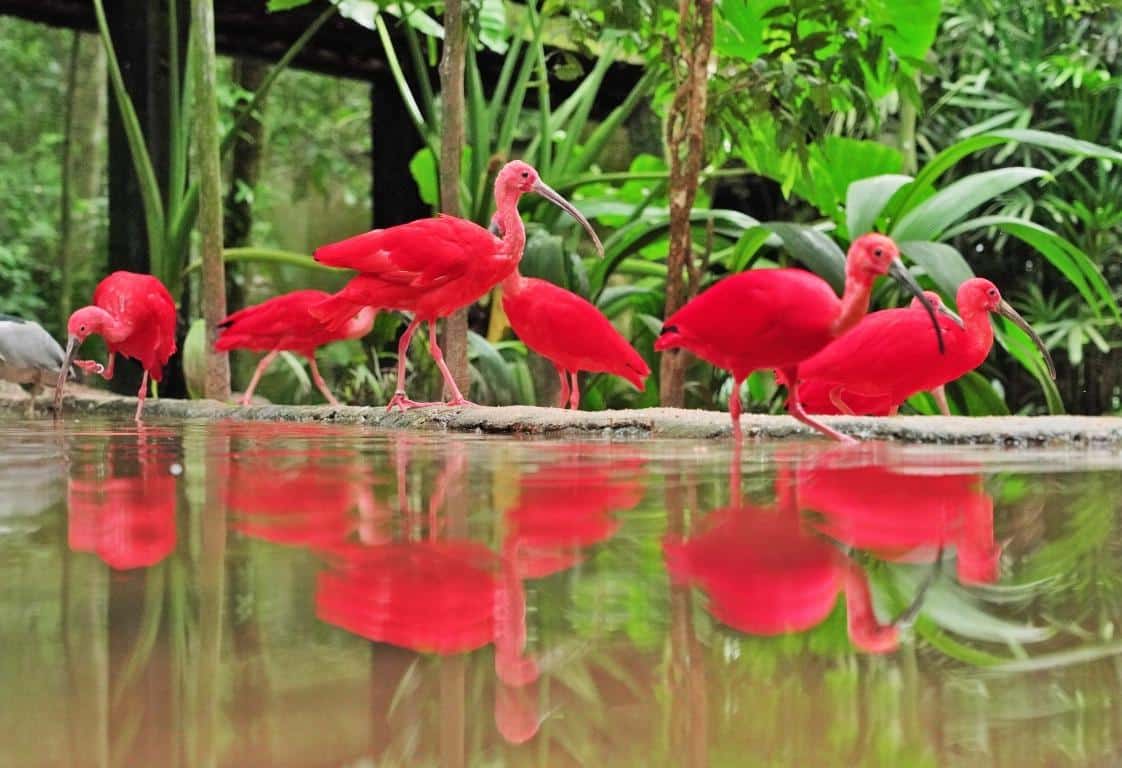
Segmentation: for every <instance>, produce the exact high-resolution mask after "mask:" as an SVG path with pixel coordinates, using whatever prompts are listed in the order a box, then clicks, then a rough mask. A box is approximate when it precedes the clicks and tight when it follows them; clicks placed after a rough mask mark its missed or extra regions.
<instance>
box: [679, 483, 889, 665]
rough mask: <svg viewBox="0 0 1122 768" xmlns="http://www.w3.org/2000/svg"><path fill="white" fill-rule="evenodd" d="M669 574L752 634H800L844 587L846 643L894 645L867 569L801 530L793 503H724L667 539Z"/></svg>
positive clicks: (866, 647)
mask: <svg viewBox="0 0 1122 768" xmlns="http://www.w3.org/2000/svg"><path fill="white" fill-rule="evenodd" d="M664 552H665V555H666V565H667V569H668V570H669V572H670V575H671V578H673V579H675V580H676V581H678V582H679V583H690V584H693V585H695V586H697V587H699V588H700V589H701V590H703V591H704V592H706V593H707V595H708V597H709V611H710V613H712V614H713V616H714V617H715V618H716V619H717V620H719V621H721V622H722V623H724V624H727V625H728V626H730V627H732V628H733V629H737V630H740V631H741V632H747V633H749V634H753V635H778V634H783V633H787V632H802V631H804V630H807V629H810V628H812V627H814V626H817V625H818V624H819V623H821V622H822V621H823V620H824V619H825V618H826V617H827V616H828V615H829V614H830V612H831V611H832V610H833V608H834V605H835V603H836V602H837V599H838V594H839V592H844V594H845V600H846V611H847V621H848V628H849V636H850V640H851V641H852V642H853V644H854V645H855V646H856V647H857V648H859V649H861V650H863V651H866V652H869V653H884V652H887V651H892V650H895V648H896V646H897V643H898V634H897V631H896V629H895V628H894V627H882V626H880V625H878V623H877V619H876V616H875V614H874V613H873V610H872V604H871V598H870V594H869V588H868V584H867V583H866V579H865V574H864V572H863V571H862V570H861V569H860V567H858V566H857V565H856V564H854V563H851V562H849V561H848V560H846V559H845V557H844V556H842V555H841V553H839V552H838V551H837V549H836V548H835V547H833V546H832V545H831V544H830V543H829V542H827V541H825V540H824V539H822V538H821V537H819V536H816V535H814V534H813V533H812V532H809V531H808V530H807V529H806V526H805V525H804V524H803V521H802V519H801V517H800V515H799V514H798V511H797V509H796V508H795V506H794V505H793V504H790V503H785V502H781V503H780V504H777V505H774V506H767V507H754V506H739V507H726V508H724V509H719V510H716V511H714V512H712V513H711V514H710V515H709V516H708V517H706V519H705V521H704V524H703V528H702V530H701V532H700V533H698V534H697V535H694V536H692V537H690V538H689V539H687V540H684V541H683V540H680V539H676V538H673V537H668V538H667V540H666V542H665V543H664Z"/></svg>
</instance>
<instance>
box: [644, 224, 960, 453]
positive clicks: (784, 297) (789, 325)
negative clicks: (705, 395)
mask: <svg viewBox="0 0 1122 768" xmlns="http://www.w3.org/2000/svg"><path fill="white" fill-rule="evenodd" d="M845 272H846V279H845V294H844V295H843V296H842V298H841V299H840V300H839V299H838V297H837V296H836V295H835V294H834V291H833V289H831V288H830V285H829V284H828V283H827V282H826V281H825V280H823V279H822V278H820V277H818V276H817V275H814V274H812V273H810V272H807V271H806V270H802V269H755V270H751V271H749V272H742V273H740V274H738V275H733V276H732V277H727V278H725V279H724V280H721V281H720V282H718V283H717V284H716V285H714V286H713V287H711V288H709V289H708V290H707V291H705V292H704V293H702V294H701V295H699V296H698V297H697V298H695V299H693V300H692V301H690V302H689V303H688V304H686V305H685V306H684V307H682V308H681V309H679V310H678V311H677V312H675V313H674V314H673V315H671V316H670V317H669V318H668V319H667V320H666V322H665V324H664V325H663V326H662V335H661V336H660V337H659V339H658V341H657V342H656V343H655V349H657V350H667V349H676V348H679V347H680V348H684V349H688V350H690V351H691V352H693V353H694V354H695V355H697V356H698V357H700V358H701V359H703V360H706V361H708V362H709V363H712V364H713V365H715V366H717V367H718V368H723V369H725V370H727V371H731V372H732V377H733V389H732V391H733V396H732V397H730V398H729V414H730V415H731V416H732V424H733V434H734V436H736V438H737V439H739V437H740V396H739V392H740V384H741V383H742V382H743V381H744V379H745V378H746V377H747V376H748V374H750V373H751V372H752V371H755V370H758V369H760V368H778V369H780V370H781V371H782V372H783V375H784V377H785V378H786V380H787V381H788V382H793V385H789V387H788V393H787V410H788V411H789V412H790V414H791V415H792V416H794V417H795V418H796V419H798V420H799V421H801V422H803V423H804V424H807V425H809V426H811V427H813V428H814V429H817V430H818V431H819V432H822V433H823V434H825V435H828V436H830V437H832V438H834V439H835V440H841V441H844V442H852V441H853V438H850V437H847V436H846V435H843V434H841V433H840V432H837V431H836V430H833V429H831V428H830V427H827V426H826V425H824V424H821V423H819V422H817V421H815V420H814V419H812V418H810V416H808V415H807V414H806V412H805V411H804V410H803V407H802V405H801V403H800V401H799V397H798V381H799V365H800V364H801V363H802V362H803V361H805V360H807V359H808V358H810V357H811V356H812V355H814V354H815V353H816V352H818V351H819V350H820V349H822V348H823V347H825V346H826V345H827V344H829V343H830V342H831V341H833V340H834V339H836V338H838V337H839V336H841V335H842V334H843V333H845V332H846V331H848V330H849V329H850V328H852V327H853V326H854V325H856V324H857V322H858V321H859V320H860V319H861V318H862V317H863V316H864V314H865V313H866V312H867V311H868V309H869V294H870V293H871V292H872V288H873V282H874V281H875V280H876V278H877V277H879V276H880V275H885V274H889V273H891V274H892V276H893V277H895V278H896V279H897V280H899V281H900V282H902V283H903V284H904V285H905V286H907V287H908V288H909V289H910V290H911V291H912V292H913V293H914V294H916V296H920V297H922V292H921V290H920V288H919V286H918V285H917V284H916V283H915V281H914V280H913V279H912V277H911V276H910V275H909V274H908V271H907V269H906V268H905V267H904V265H903V263H901V261H900V258H899V251H898V250H897V248H896V244H895V243H894V242H892V240H891V239H890V238H888V237H885V236H884V235H878V234H868V235H862V236H861V237H859V238H857V239H856V240H854V241H853V244H852V245H851V246H850V248H849V254H848V255H847V257H846V270H845ZM922 301H923V302H924V305H925V308H926V309H927V312H928V314H929V315H930V321H931V324H932V325H933V326H934V327H935V335H936V338H937V340H938V342H939V346H940V347H941V346H942V335H941V331H940V328H939V324H938V322H937V321H936V320H935V311H934V309H933V308H932V307H931V306H930V305H928V304H927V299H926V298H924V299H922ZM912 343H914V340H913V341H912Z"/></svg>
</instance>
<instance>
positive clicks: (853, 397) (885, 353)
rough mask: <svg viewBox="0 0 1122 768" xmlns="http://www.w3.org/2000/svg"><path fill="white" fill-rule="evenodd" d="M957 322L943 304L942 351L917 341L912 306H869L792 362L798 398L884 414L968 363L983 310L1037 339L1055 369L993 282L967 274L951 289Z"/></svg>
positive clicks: (988, 331)
mask: <svg viewBox="0 0 1122 768" xmlns="http://www.w3.org/2000/svg"><path fill="white" fill-rule="evenodd" d="M956 303H957V304H958V311H959V314H960V315H961V316H962V322H961V323H958V322H955V321H954V320H953V319H952V318H951V317H950V315H949V313H946V312H943V313H940V314H941V319H940V321H939V323H940V326H941V327H942V331H943V336H944V337H945V338H946V352H945V354H942V355H940V354H938V352H937V350H936V349H935V346H934V345H933V344H929V343H926V342H923V341H922V336H923V335H924V334H925V333H926V332H927V321H926V318H925V317H924V316H923V315H922V314H921V313H920V312H918V311H916V310H914V309H890V310H885V311H883V312H874V313H873V314H871V315H869V316H868V317H866V318H865V319H864V320H862V321H861V322H860V323H858V325H857V326H856V327H855V328H854V329H853V330H852V331H850V332H849V333H847V334H845V336H843V337H841V338H840V339H838V340H837V341H835V342H833V343H832V344H830V345H829V346H828V347H826V348H825V349H823V350H822V351H821V352H819V353H818V354H817V355H815V356H814V357H812V358H811V359H810V360H808V361H806V362H805V363H804V364H803V365H802V366H800V367H799V375H800V376H801V377H802V381H801V382H800V383H799V398H800V400H801V402H802V405H803V407H804V408H805V409H806V410H807V411H809V412H810V413H851V414H869V415H885V414H889V413H894V412H895V410H896V409H897V408H899V406H900V405H901V404H902V403H903V402H904V401H905V400H907V399H908V398H909V397H911V396H912V395H914V394H915V393H916V392H922V391H924V390H932V389H936V388H938V387H941V386H942V385H944V384H946V383H948V382H951V381H954V380H955V379H957V378H959V377H960V376H962V375H964V374H966V373H968V372H970V371H972V370H974V369H975V368H977V367H978V366H979V365H981V364H982V362H983V361H984V360H985V359H986V356H987V355H988V354H989V352H990V348H991V347H992V346H993V327H992V326H991V325H990V321H989V314H990V313H991V312H996V313H998V314H1000V315H1002V316H1003V317H1007V318H1009V319H1010V320H1012V321H1013V323H1014V324H1016V325H1017V326H1018V327H1019V328H1021V329H1022V330H1024V331H1025V333H1027V334H1028V335H1029V337H1030V338H1031V339H1032V340H1033V342H1034V343H1035V344H1036V345H1037V347H1039V349H1040V351H1041V354H1043V355H1044V360H1045V362H1046V363H1047V365H1048V371H1049V374H1050V375H1051V376H1052V378H1055V376H1056V370H1055V367H1054V366H1053V364H1052V358H1051V356H1050V355H1049V354H1048V350H1047V349H1046V348H1045V347H1044V342H1043V341H1041V339H1040V337H1039V336H1037V334H1036V333H1035V332H1034V331H1033V330H1032V328H1031V327H1029V325H1028V323H1027V322H1025V320H1024V318H1022V317H1021V316H1020V315H1019V314H1017V311H1016V310H1015V309H1013V307H1011V306H1010V305H1009V303H1008V302H1006V301H1004V300H1002V298H1001V293H1000V292H999V291H998V290H997V288H996V287H995V286H994V284H993V283H991V282H990V281H989V280H985V279H983V278H980V277H975V278H971V279H970V280H966V281H965V282H963V283H962V285H960V286H959V288H958V294H957V297H956Z"/></svg>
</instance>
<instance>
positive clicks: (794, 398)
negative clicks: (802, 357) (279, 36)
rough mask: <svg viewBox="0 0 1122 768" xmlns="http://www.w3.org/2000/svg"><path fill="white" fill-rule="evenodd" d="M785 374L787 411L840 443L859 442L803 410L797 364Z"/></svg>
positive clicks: (786, 370)
mask: <svg viewBox="0 0 1122 768" xmlns="http://www.w3.org/2000/svg"><path fill="white" fill-rule="evenodd" d="M783 375H784V376H786V377H787V413H789V414H791V415H792V416H794V417H795V418H796V419H798V420H799V421H801V422H802V423H803V424H806V425H807V426H808V427H813V428H814V429H817V430H818V431H819V432H821V433H822V434H824V435H826V436H827V437H831V438H833V439H834V440H837V441H838V442H840V443H856V442H857V440H856V439H855V438H852V437H850V436H849V435H843V434H842V433H841V432H838V431H837V430H836V429H831V428H830V427H827V426H826V425H825V424H823V423H821V422H819V421H815V420H814V419H812V418H810V416H808V415H807V413H806V411H805V410H803V404H802V403H801V402H799V369H798V367H797V366H796V367H794V368H786V369H784V371H783Z"/></svg>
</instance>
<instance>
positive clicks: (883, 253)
mask: <svg viewBox="0 0 1122 768" xmlns="http://www.w3.org/2000/svg"><path fill="white" fill-rule="evenodd" d="M899 260H900V250H899V249H898V248H897V247H896V243H894V242H892V238H890V237H887V236H885V235H878V234H876V233H875V232H870V233H869V234H867V235H861V237H859V238H857V239H856V240H854V241H853V244H852V245H850V246H849V253H848V254H847V255H846V258H845V264H846V272H848V273H849V274H850V275H852V276H854V277H864V278H865V279H866V280H875V279H876V278H878V277H880V276H881V275H887V274H888V273H889V271H890V270H891V269H892V264H893V262H896V261H899Z"/></svg>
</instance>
